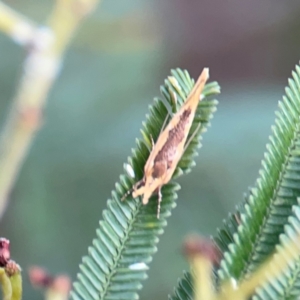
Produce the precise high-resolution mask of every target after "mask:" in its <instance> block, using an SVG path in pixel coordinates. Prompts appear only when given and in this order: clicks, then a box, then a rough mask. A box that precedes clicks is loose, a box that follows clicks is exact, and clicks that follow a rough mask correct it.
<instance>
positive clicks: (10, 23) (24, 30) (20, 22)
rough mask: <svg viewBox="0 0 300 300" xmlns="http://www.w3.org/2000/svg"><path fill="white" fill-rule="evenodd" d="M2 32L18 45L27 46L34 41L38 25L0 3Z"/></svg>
mask: <svg viewBox="0 0 300 300" xmlns="http://www.w3.org/2000/svg"><path fill="white" fill-rule="evenodd" d="M0 30H1V31H3V32H4V33H6V34H7V35H8V36H9V37H11V38H12V39H13V40H14V41H15V42H16V43H18V44H21V45H24V44H25V45H26V44H28V43H30V42H31V41H32V39H33V36H34V34H35V30H36V25H35V24H34V23H33V22H31V21H30V20H28V19H26V18H25V17H24V16H22V15H21V14H18V13H16V12H15V11H13V10H12V9H11V8H9V7H8V6H7V5H5V4H4V3H2V2H0Z"/></svg>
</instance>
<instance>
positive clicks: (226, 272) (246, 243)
mask: <svg viewBox="0 0 300 300" xmlns="http://www.w3.org/2000/svg"><path fill="white" fill-rule="evenodd" d="M292 76H293V79H290V80H289V86H288V87H287V88H286V90H285V92H286V95H285V96H284V97H283V101H281V102H279V111H277V112H276V120H275V126H273V127H272V131H273V134H272V135H271V136H270V143H269V144H267V152H266V153H265V155H264V160H263V161H262V168H261V170H260V172H259V175H260V177H259V178H258V179H257V181H256V186H255V187H254V188H252V189H251V190H250V194H249V196H248V198H247V199H246V202H245V203H244V208H243V209H242V211H241V212H240V224H239V226H238V229H237V232H236V233H234V234H233V235H232V240H233V243H231V244H230V245H229V247H228V251H227V252H225V253H224V258H223V261H222V262H221V268H220V270H219V276H220V278H221V280H224V279H228V278H229V277H234V278H236V279H241V277H242V276H244V275H246V274H247V273H249V272H251V271H253V270H254V269H255V268H256V267H257V266H258V265H259V264H260V263H261V262H262V261H263V260H264V259H265V258H266V257H268V256H269V255H270V254H271V253H272V252H273V251H274V250H275V246H276V245H277V244H278V243H279V236H280V234H281V233H283V231H284V225H285V224H287V221H288V217H289V216H290V215H291V212H292V206H293V205H295V204H297V197H299V196H300V188H299V186H300V176H299V175H298V174H299V173H298V172H299V170H300V169H299V165H298V161H299V157H298V155H299V149H298V146H299V145H298V144H299V142H298V133H299V125H300V123H299V118H300V67H298V66H297V67H296V72H293V74H292ZM228 234H229V235H230V233H228Z"/></svg>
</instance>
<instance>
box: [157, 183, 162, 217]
mask: <svg viewBox="0 0 300 300" xmlns="http://www.w3.org/2000/svg"><path fill="white" fill-rule="evenodd" d="M157 200H158V203H157V219H159V215H160V204H161V201H162V194H161V186H160V187H159V188H158V199H157Z"/></svg>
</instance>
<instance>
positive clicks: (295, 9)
mask: <svg viewBox="0 0 300 300" xmlns="http://www.w3.org/2000/svg"><path fill="white" fill-rule="evenodd" d="M51 2H52V1H38V0H22V1H20V0H11V1H6V3H8V4H9V5H11V6H13V7H14V8H16V9H17V10H19V11H21V12H23V13H24V14H26V15H28V16H30V17H32V18H33V19H34V20H36V21H39V22H43V21H44V19H45V17H46V16H47V15H48V13H49V10H50V9H51ZM299 16H300V3H299V1H296V0H295V1H284V2H282V1H281V2H280V1H271V0H265V1H260V0H252V1H231V2H228V1H225V2H224V1H223V0H217V1H210V0H205V1H196V0H189V1H184V0H172V1H171V0H163V1H161V0H160V1H158V0H157V1H152V2H151V1H145V0H143V1H142V0H139V1H137V0H131V1H116V0H114V1H105V0H104V1H103V2H102V4H101V5H100V7H99V8H98V10H97V12H96V13H95V14H94V15H93V16H91V17H90V18H89V19H88V20H87V21H86V22H85V24H84V25H83V27H82V28H81V30H80V32H79V33H78V35H77V36H76V38H75V40H74V41H73V44H72V47H71V49H70V51H69V52H68V53H67V55H66V57H65V63H64V68H63V70H62V73H61V76H60V78H59V79H58V81H57V82H56V84H55V86H54V89H53V90H52V91H51V93H50V95H49V103H48V105H47V109H46V111H45V120H44V125H43V128H42V130H41V131H40V132H39V133H38V135H37V137H36V140H35V143H34V145H33V147H32V149H31V152H30V154H29V157H28V159H27V161H26V163H25V165H24V168H23V170H22V172H21V175H20V178H19V180H18V182H17V184H16V186H15V188H14V190H13V192H12V195H11V202H10V205H9V207H8V209H7V212H6V214H5V216H4V218H3V219H2V220H1V235H2V236H5V237H7V238H9V239H10V240H11V245H12V246H11V247H12V255H13V258H14V259H15V260H17V262H18V263H20V265H21V266H22V267H23V269H24V273H25V272H26V269H27V268H28V267H29V266H30V265H32V264H38V265H42V266H45V267H47V268H48V269H49V270H50V271H51V272H53V273H57V272H66V273H68V274H70V275H71V276H72V278H75V274H76V272H77V271H78V264H79V262H80V259H81V256H82V255H84V254H86V252H87V246H88V245H89V244H90V243H91V239H92V238H93V237H94V235H95V232H94V230H95V228H96V226H97V223H98V220H99V219H100V218H101V211H102V209H103V208H104V207H105V203H106V200H107V198H108V197H110V191H111V190H112V189H113V188H114V183H115V181H117V179H118V176H119V174H120V173H121V172H122V165H123V162H124V161H125V160H126V158H127V156H128V155H129V154H130V149H131V148H132V147H133V146H134V139H135V137H137V136H139V135H140V133H139V129H140V128H141V122H142V120H144V116H145V114H146V112H147V106H148V104H149V103H151V101H152V98H153V97H154V96H157V95H159V85H161V84H162V83H163V80H164V78H165V77H166V76H168V75H169V70H170V68H175V67H181V68H186V69H188V70H189V71H190V72H191V74H192V75H193V76H195V77H196V76H198V74H199V73H200V71H201V70H202V68H203V67H204V66H208V67H210V73H211V79H212V80H217V81H218V82H219V83H220V85H221V87H222V94H221V95H220V96H219V97H218V99H219V102H220V104H219V107H218V112H217V113H216V114H215V117H214V119H213V120H212V128H210V129H209V131H208V133H207V134H205V136H204V141H203V144H204V147H203V149H202V150H201V151H200V155H199V157H198V158H197V166H196V167H195V168H194V170H193V172H192V173H191V174H189V175H187V176H184V177H183V178H181V179H180V180H179V181H180V183H181V185H182V190H181V191H180V192H179V198H178V207H177V208H176V209H175V211H174V213H173V216H172V217H171V218H170V220H169V226H168V227H167V228H166V232H165V234H164V235H163V236H162V237H161V242H160V244H159V251H158V253H157V255H156V256H155V258H154V261H153V263H152V266H151V270H150V272H149V277H150V278H149V280H148V281H147V282H146V283H145V288H144V289H143V291H142V292H141V298H142V299H166V295H167V293H170V292H172V288H173V286H175V284H176V280H177V278H178V277H179V276H181V274H182V269H187V268H188V265H187V263H186V261H185V260H184V258H183V257H182V255H181V253H180V246H181V242H182V239H183V237H184V235H186V234H187V233H189V232H191V231H196V232H201V233H203V234H205V235H214V234H215V232H216V227H217V226H221V225H222V219H223V218H225V217H226V216H227V213H228V211H232V210H233V209H234V206H235V204H236V203H238V202H239V201H241V199H242V198H243V192H245V191H246V190H247V187H248V185H251V184H253V183H254V180H255V178H256V176H257V172H258V168H259V166H260V160H261V159H262V154H263V151H264V149H265V144H266V142H267V137H268V134H269V133H270V125H271V124H272V123H273V119H274V114H273V111H274V109H275V108H276V103H277V101H278V100H279V99H280V98H281V95H282V94H283V87H284V86H285V85H286V83H287V77H288V76H290V72H291V70H292V69H293V68H294V65H295V64H296V63H297V62H298V60H299V57H300V56H299V53H300V51H299V49H300V41H299V33H300V29H299V25H300V24H299ZM0 53H1V58H2V59H0V71H1V72H0V91H1V96H0V118H1V121H3V120H4V117H5V116H6V114H7V112H8V110H9V108H10V101H11V99H12V96H13V94H14V92H15V86H16V83H17V81H18V75H19V73H20V69H21V66H22V65H21V64H22V60H23V58H24V56H25V51H24V50H21V49H20V48H19V47H18V46H16V45H15V44H13V42H11V41H10V40H9V39H8V38H6V37H4V36H0ZM24 281H25V294H24V299H33V300H35V299H40V298H41V296H40V295H38V293H36V292H35V291H33V290H32V288H31V287H30V286H29V283H28V279H27V277H24Z"/></svg>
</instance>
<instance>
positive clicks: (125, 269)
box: [71, 69, 219, 300]
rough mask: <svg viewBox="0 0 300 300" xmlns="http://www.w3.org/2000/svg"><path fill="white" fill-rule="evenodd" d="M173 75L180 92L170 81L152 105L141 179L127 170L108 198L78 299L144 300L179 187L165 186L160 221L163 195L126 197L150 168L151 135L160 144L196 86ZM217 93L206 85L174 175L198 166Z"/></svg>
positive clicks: (136, 162) (132, 161)
mask: <svg viewBox="0 0 300 300" xmlns="http://www.w3.org/2000/svg"><path fill="white" fill-rule="evenodd" d="M172 76H173V77H175V79H176V80H177V82H178V85H179V87H180V89H179V90H178V89H175V88H174V86H173V85H172V84H171V82H170V81H169V80H166V81H165V84H164V86H163V87H161V92H162V94H163V96H164V98H163V99H159V98H156V99H155V100H154V104H153V105H152V106H150V108H149V110H150V113H149V115H148V116H147V120H146V122H145V123H144V124H143V125H144V128H143V130H142V136H143V138H144V139H143V140H137V147H136V149H134V150H133V151H132V153H133V155H132V157H131V158H129V159H128V163H129V165H130V166H132V168H133V171H134V174H135V179H134V180H133V179H132V177H130V173H131V172H128V170H127V169H128V168H127V167H125V171H126V170H127V173H128V175H122V176H121V177H120V182H119V183H117V184H116V189H115V191H113V192H112V199H110V200H108V202H107V209H106V210H104V212H103V220H102V221H100V226H99V228H98V229H97V232H96V233H97V236H96V238H95V239H94V240H93V245H92V246H91V247H89V249H88V255H87V256H85V257H84V258H83V259H82V264H81V265H80V273H79V274H78V276H77V281H76V282H75V283H74V285H73V289H72V291H71V298H72V299H73V300H79V299H84V300H91V299H97V300H100V299H111V300H113V299H124V300H126V299H138V294H137V292H138V290H140V289H141V287H142V285H141V281H142V280H144V279H145V278H146V271H147V269H148V264H149V263H150V261H151V260H152V256H153V254H154V253H155V252H156V250H157V248H156V245H157V243H158V235H160V234H162V233H163V228H164V226H166V224H167V222H166V218H167V217H168V216H169V215H170V214H171V209H172V208H174V207H175V199H176V197H177V196H176V190H177V189H178V188H179V185H178V184H176V183H174V182H170V183H169V184H167V185H165V186H164V187H163V188H162V195H163V197H162V199H163V200H162V204H161V213H160V219H157V218H156V209H157V196H153V197H152V198H151V199H150V202H149V204H148V205H146V206H144V205H142V204H141V201H140V199H138V198H137V199H133V198H132V197H128V198H127V199H126V201H124V202H121V200H120V199H121V197H122V195H123V194H124V193H125V192H126V191H127V190H128V189H130V188H131V186H132V185H133V184H134V182H133V181H135V182H136V181H137V180H138V179H140V178H142V176H143V168H144V164H145V162H146V160H147V158H148V155H149V148H150V147H151V142H150V137H151V136H152V137H153V138H154V140H156V138H157V137H158V135H159V133H160V131H161V127H162V126H163V123H164V121H165V119H166V117H167V116H168V115H169V113H170V112H172V111H174V110H175V108H176V107H178V106H180V105H181V104H182V103H183V101H184V100H185V98H186V97H187V95H188V94H189V92H190V91H191V89H192V87H193V85H194V81H193V80H192V79H191V78H190V76H189V74H188V73H187V72H186V71H181V70H179V69H177V70H173V71H172ZM217 93H219V86H218V85H217V83H210V84H207V85H206V87H205V89H204V91H203V96H204V99H203V100H202V101H201V102H200V105H199V107H198V109H197V112H196V116H195V118H194V122H193V125H192V128H191V131H190V134H192V133H193V132H194V130H195V129H196V128H197V126H198V124H201V126H200V130H199V132H198V133H197V134H196V136H195V137H194V139H193V140H192V142H191V143H190V145H189V147H188V148H187V150H186V152H185V153H184V155H183V157H182V159H181V161H180V162H179V164H178V166H177V169H176V171H175V173H174V177H176V176H179V175H180V174H182V173H186V172H188V171H189V170H190V168H191V167H192V166H193V164H194V161H193V157H194V156H195V155H196V148H197V147H198V146H199V138H200V135H201V133H202V132H204V131H205V130H206V128H207V126H208V124H209V123H208V122H209V119H210V118H211V117H212V113H213V112H214V111H215V110H216V104H217V101H216V100H211V98H212V97H213V96H214V95H215V94H217Z"/></svg>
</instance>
